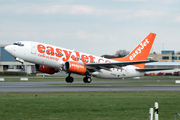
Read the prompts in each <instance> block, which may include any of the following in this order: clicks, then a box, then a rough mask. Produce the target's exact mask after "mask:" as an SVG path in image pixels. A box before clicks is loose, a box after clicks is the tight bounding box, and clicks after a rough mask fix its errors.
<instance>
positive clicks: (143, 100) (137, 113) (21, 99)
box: [0, 92, 180, 120]
mask: <svg viewBox="0 0 180 120" xmlns="http://www.w3.org/2000/svg"><path fill="white" fill-rule="evenodd" d="M36 95H37V96H36ZM179 99H180V93H179V92H58V93H50V92H49V93H0V109H1V110H0V119H1V120H31V119H33V120H42V119H44V120H49V119H52V120H148V117H149V108H151V107H154V102H158V103H159V119H160V120H170V119H174V114H175V112H180V100H179ZM176 120H180V117H176Z"/></svg>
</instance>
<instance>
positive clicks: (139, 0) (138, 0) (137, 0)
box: [115, 0, 147, 2]
mask: <svg viewBox="0 0 180 120" xmlns="http://www.w3.org/2000/svg"><path fill="white" fill-rule="evenodd" d="M115 1H125V2H129V1H130V2H141V1H147V0H115Z"/></svg>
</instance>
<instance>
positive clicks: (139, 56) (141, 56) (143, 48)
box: [113, 33, 156, 68]
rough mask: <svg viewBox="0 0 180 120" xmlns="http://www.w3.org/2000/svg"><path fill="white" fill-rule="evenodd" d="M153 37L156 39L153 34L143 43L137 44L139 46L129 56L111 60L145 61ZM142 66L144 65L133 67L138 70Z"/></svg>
mask: <svg viewBox="0 0 180 120" xmlns="http://www.w3.org/2000/svg"><path fill="white" fill-rule="evenodd" d="M155 37H156V34H155V33H150V34H149V35H148V36H147V37H146V38H145V39H144V40H143V41H141V42H140V43H139V45H138V46H137V47H136V48H135V49H134V50H133V51H131V53H130V54H129V55H127V56H126V57H123V58H114V59H113V60H116V61H119V62H123V61H140V60H147V58H148V55H149V52H150V50H151V47H152V45H153V42H154V39H155ZM144 65H145V63H143V64H138V65H134V66H136V67H139V68H144Z"/></svg>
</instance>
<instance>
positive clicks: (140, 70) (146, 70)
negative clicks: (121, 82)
mask: <svg viewBox="0 0 180 120" xmlns="http://www.w3.org/2000/svg"><path fill="white" fill-rule="evenodd" d="M136 70H137V71H139V72H148V71H160V70H173V68H159V69H153V68H152V69H148V68H147V69H136Z"/></svg>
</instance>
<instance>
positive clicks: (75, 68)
mask: <svg viewBox="0 0 180 120" xmlns="http://www.w3.org/2000/svg"><path fill="white" fill-rule="evenodd" d="M64 69H65V70H66V71H67V72H70V73H76V74H81V75H84V74H85V73H86V66H85V65H84V64H81V63H78V62H74V61H67V62H65V64H64Z"/></svg>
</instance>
